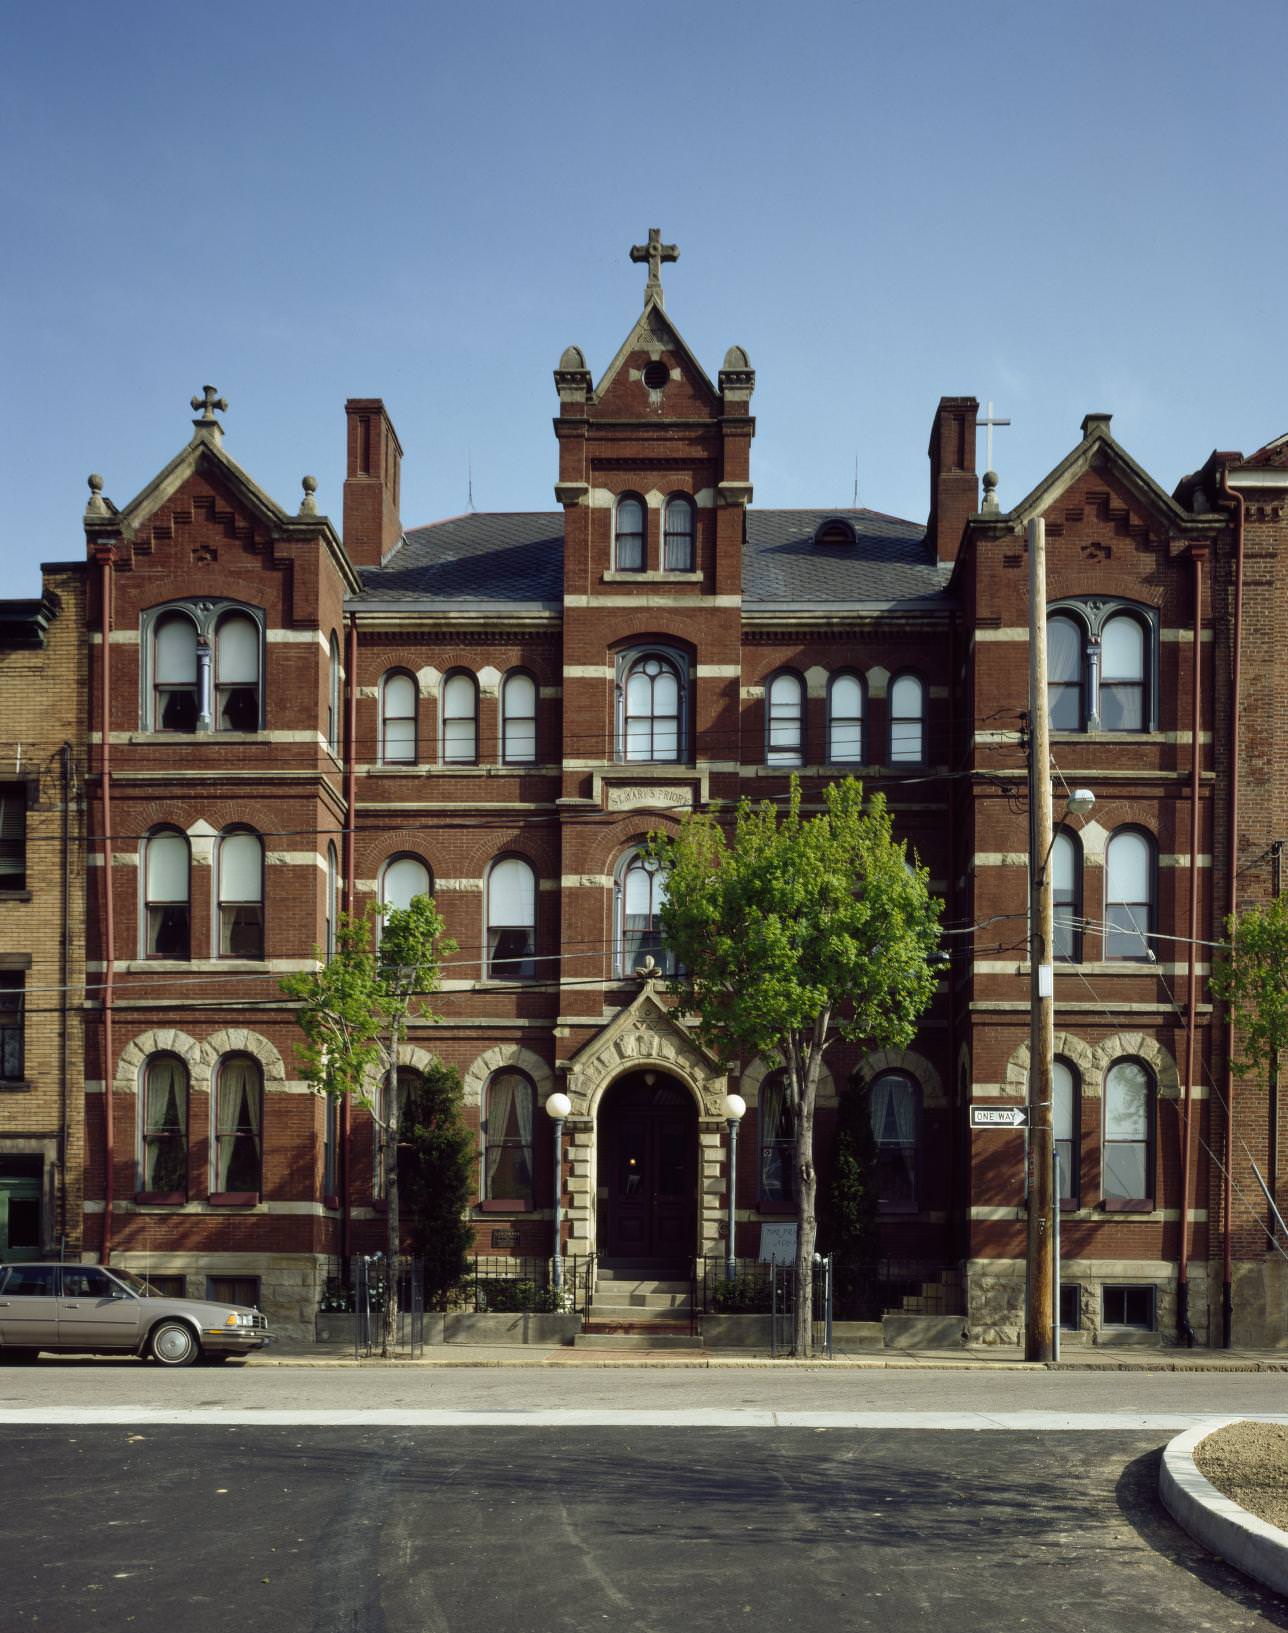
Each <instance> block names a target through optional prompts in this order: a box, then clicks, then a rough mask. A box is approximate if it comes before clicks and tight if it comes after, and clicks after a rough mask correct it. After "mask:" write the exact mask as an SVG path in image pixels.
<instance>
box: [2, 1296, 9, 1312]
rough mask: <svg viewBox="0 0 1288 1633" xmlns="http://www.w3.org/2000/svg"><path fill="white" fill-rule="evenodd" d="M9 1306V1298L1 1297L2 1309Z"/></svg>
mask: <svg viewBox="0 0 1288 1633" xmlns="http://www.w3.org/2000/svg"><path fill="white" fill-rule="evenodd" d="M8 1308H9V1300H8V1299H7V1298H6V1299H0V1310H7V1309H8Z"/></svg>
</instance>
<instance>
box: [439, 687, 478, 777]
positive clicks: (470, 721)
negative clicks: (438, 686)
mask: <svg viewBox="0 0 1288 1633" xmlns="http://www.w3.org/2000/svg"><path fill="white" fill-rule="evenodd" d="M475 703H476V694H475V691H474V682H473V681H472V680H471V679H470V677H469V676H468V675H451V676H449V677H448V680H447V684H446V685H445V686H444V687H443V759H444V760H446V761H447V762H449V763H454V764H461V763H463V762H465V761H469V760H473V759H474V757H475V752H476V750H475V744H476V736H477V733H476V724H477V723H476V719H475Z"/></svg>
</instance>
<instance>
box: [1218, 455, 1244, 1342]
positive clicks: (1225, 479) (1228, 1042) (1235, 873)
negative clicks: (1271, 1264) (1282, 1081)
mask: <svg viewBox="0 0 1288 1633" xmlns="http://www.w3.org/2000/svg"><path fill="white" fill-rule="evenodd" d="M1221 492H1222V494H1223V495H1224V497H1225V498H1226V499H1231V500H1233V501H1234V505H1235V518H1234V629H1233V634H1232V637H1231V639H1232V642H1233V646H1234V652H1233V659H1234V661H1233V664H1232V669H1231V680H1230V895H1229V900H1228V904H1227V905H1228V907H1229V916H1230V917H1231V918H1233V917H1234V915H1235V914H1236V913H1237V912H1238V907H1239V689H1240V664H1241V659H1242V655H1243V654H1242V647H1243V525H1244V511H1245V507H1244V500H1243V495H1242V494H1241V493H1238V492H1235V491H1234V490H1233V489H1231V487H1230V478H1229V471H1228V470H1227V468H1226V467H1225V466H1224V465H1222V467H1221ZM1224 1162H1225V1173H1224V1175H1223V1184H1222V1210H1223V1212H1224V1215H1225V1220H1224V1233H1223V1241H1222V1250H1221V1344H1222V1347H1223V1348H1225V1349H1229V1348H1230V1347H1231V1345H1232V1343H1233V1329H1234V1220H1233V1209H1234V1180H1233V1174H1234V1010H1233V1009H1232V1008H1231V1007H1230V1006H1229V1005H1227V1006H1226V1015H1225V1152H1224Z"/></svg>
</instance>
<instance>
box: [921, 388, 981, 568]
mask: <svg viewBox="0 0 1288 1633" xmlns="http://www.w3.org/2000/svg"><path fill="white" fill-rule="evenodd" d="M978 418H979V403H978V401H977V400H976V398H974V397H941V398H940V399H939V407H938V408H937V409H936V410H935V423H934V425H933V426H932V427H931V429H930V521H929V523H928V524H927V529H926V531H927V534H928V536H929V538H930V542H931V544H932V545H933V547H934V551H935V555H936V557H937V559H938V560H939V561H941V562H954V561H956V560H957V551H958V549H959V548H960V546H961V542H962V532H963V530H964V528H965V526H966V518H967V517H968V516H972V515H973V514H974V513H975V512H976V511H977V510H978V509H979V480H978V478H977V477H976V475H975V422H976V420H977V419H978Z"/></svg>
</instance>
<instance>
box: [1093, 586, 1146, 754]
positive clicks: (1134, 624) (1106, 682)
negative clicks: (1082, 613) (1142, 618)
mask: <svg viewBox="0 0 1288 1633" xmlns="http://www.w3.org/2000/svg"><path fill="white" fill-rule="evenodd" d="M1145 653H1146V641H1145V630H1144V628H1143V627H1142V625H1141V624H1140V623H1139V622H1138V620H1137V619H1135V618H1133V617H1131V616H1130V614H1126V613H1120V614H1119V615H1118V616H1117V617H1115V618H1108V619H1106V620H1105V623H1104V624H1103V626H1102V627H1101V631H1100V724H1101V727H1102V728H1103V730H1105V731H1144V729H1145Z"/></svg>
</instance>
